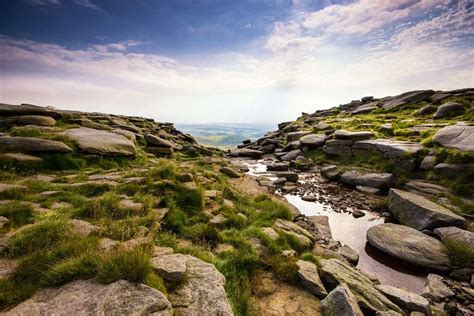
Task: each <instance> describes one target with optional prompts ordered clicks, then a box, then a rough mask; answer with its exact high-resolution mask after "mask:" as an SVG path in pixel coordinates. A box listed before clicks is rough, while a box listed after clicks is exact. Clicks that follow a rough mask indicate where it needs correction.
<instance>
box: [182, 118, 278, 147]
mask: <svg viewBox="0 0 474 316" xmlns="http://www.w3.org/2000/svg"><path fill="white" fill-rule="evenodd" d="M177 127H178V128H179V129H180V130H181V131H183V132H185V133H189V134H191V135H192V136H194V137H195V138H196V139H197V141H198V142H199V143H200V144H203V145H208V146H213V147H217V148H221V149H229V148H234V147H235V146H237V145H239V144H241V143H242V141H243V140H245V139H250V140H252V141H254V140H256V139H258V138H260V137H262V136H263V135H265V133H266V132H267V131H268V130H271V129H275V128H276V126H273V125H271V124H238V123H210V124H177Z"/></svg>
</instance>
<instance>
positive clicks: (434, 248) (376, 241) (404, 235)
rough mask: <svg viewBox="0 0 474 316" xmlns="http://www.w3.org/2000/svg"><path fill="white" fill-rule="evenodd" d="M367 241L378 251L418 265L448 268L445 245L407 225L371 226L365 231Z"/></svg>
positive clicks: (434, 268) (442, 269)
mask: <svg viewBox="0 0 474 316" xmlns="http://www.w3.org/2000/svg"><path fill="white" fill-rule="evenodd" d="M367 241H368V242H369V244H370V245H372V246H374V247H375V248H377V249H379V250H380V251H383V252H385V253H387V254H389V255H391V256H392V257H395V258H398V259H400V260H403V261H405V262H408V263H411V264H414V265H416V266H419V267H423V268H428V269H433V270H439V271H446V270H449V268H450V264H451V263H450V260H449V257H448V254H447V249H446V247H445V246H444V245H443V244H442V243H441V242H440V241H438V240H437V239H435V238H433V237H430V236H428V235H425V234H423V233H422V232H419V231H417V230H416V229H413V228H410V227H408V226H403V225H397V224H379V225H376V226H373V227H371V228H369V230H368V231H367Z"/></svg>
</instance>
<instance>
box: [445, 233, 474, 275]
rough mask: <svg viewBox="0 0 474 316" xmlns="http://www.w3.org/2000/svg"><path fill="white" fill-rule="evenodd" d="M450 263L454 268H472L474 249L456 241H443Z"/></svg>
mask: <svg viewBox="0 0 474 316" xmlns="http://www.w3.org/2000/svg"><path fill="white" fill-rule="evenodd" d="M443 243H444V245H445V246H446V248H447V249H448V254H449V257H450V259H451V263H452V265H453V266H454V267H456V268H474V249H473V248H472V247H470V246H469V245H468V244H466V243H463V242H461V241H457V240H450V239H444V240H443Z"/></svg>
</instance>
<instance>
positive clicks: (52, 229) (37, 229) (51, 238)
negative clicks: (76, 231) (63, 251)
mask: <svg viewBox="0 0 474 316" xmlns="http://www.w3.org/2000/svg"><path fill="white" fill-rule="evenodd" d="M71 234H72V233H71V228H70V226H69V225H67V223H65V222H64V221H62V220H55V219H51V220H45V221H43V222H40V223H37V224H35V225H33V226H30V227H26V228H24V229H22V230H21V231H19V232H17V233H16V234H15V235H14V236H13V237H11V238H10V239H9V240H8V242H7V254H8V255H9V256H11V257H18V256H24V255H28V254H31V253H33V252H37V251H42V250H47V249H49V248H52V247H54V246H56V245H57V244H59V243H60V242H61V241H62V240H64V239H65V238H67V237H68V236H71Z"/></svg>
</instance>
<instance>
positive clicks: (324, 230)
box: [306, 215, 332, 238]
mask: <svg viewBox="0 0 474 316" xmlns="http://www.w3.org/2000/svg"><path fill="white" fill-rule="evenodd" d="M306 218H307V219H308V220H309V221H311V222H312V223H313V224H314V226H316V228H317V229H318V231H319V232H320V233H321V234H322V235H323V236H326V237H329V238H332V232H331V226H329V217H327V216H325V215H313V216H307V217H306Z"/></svg>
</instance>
